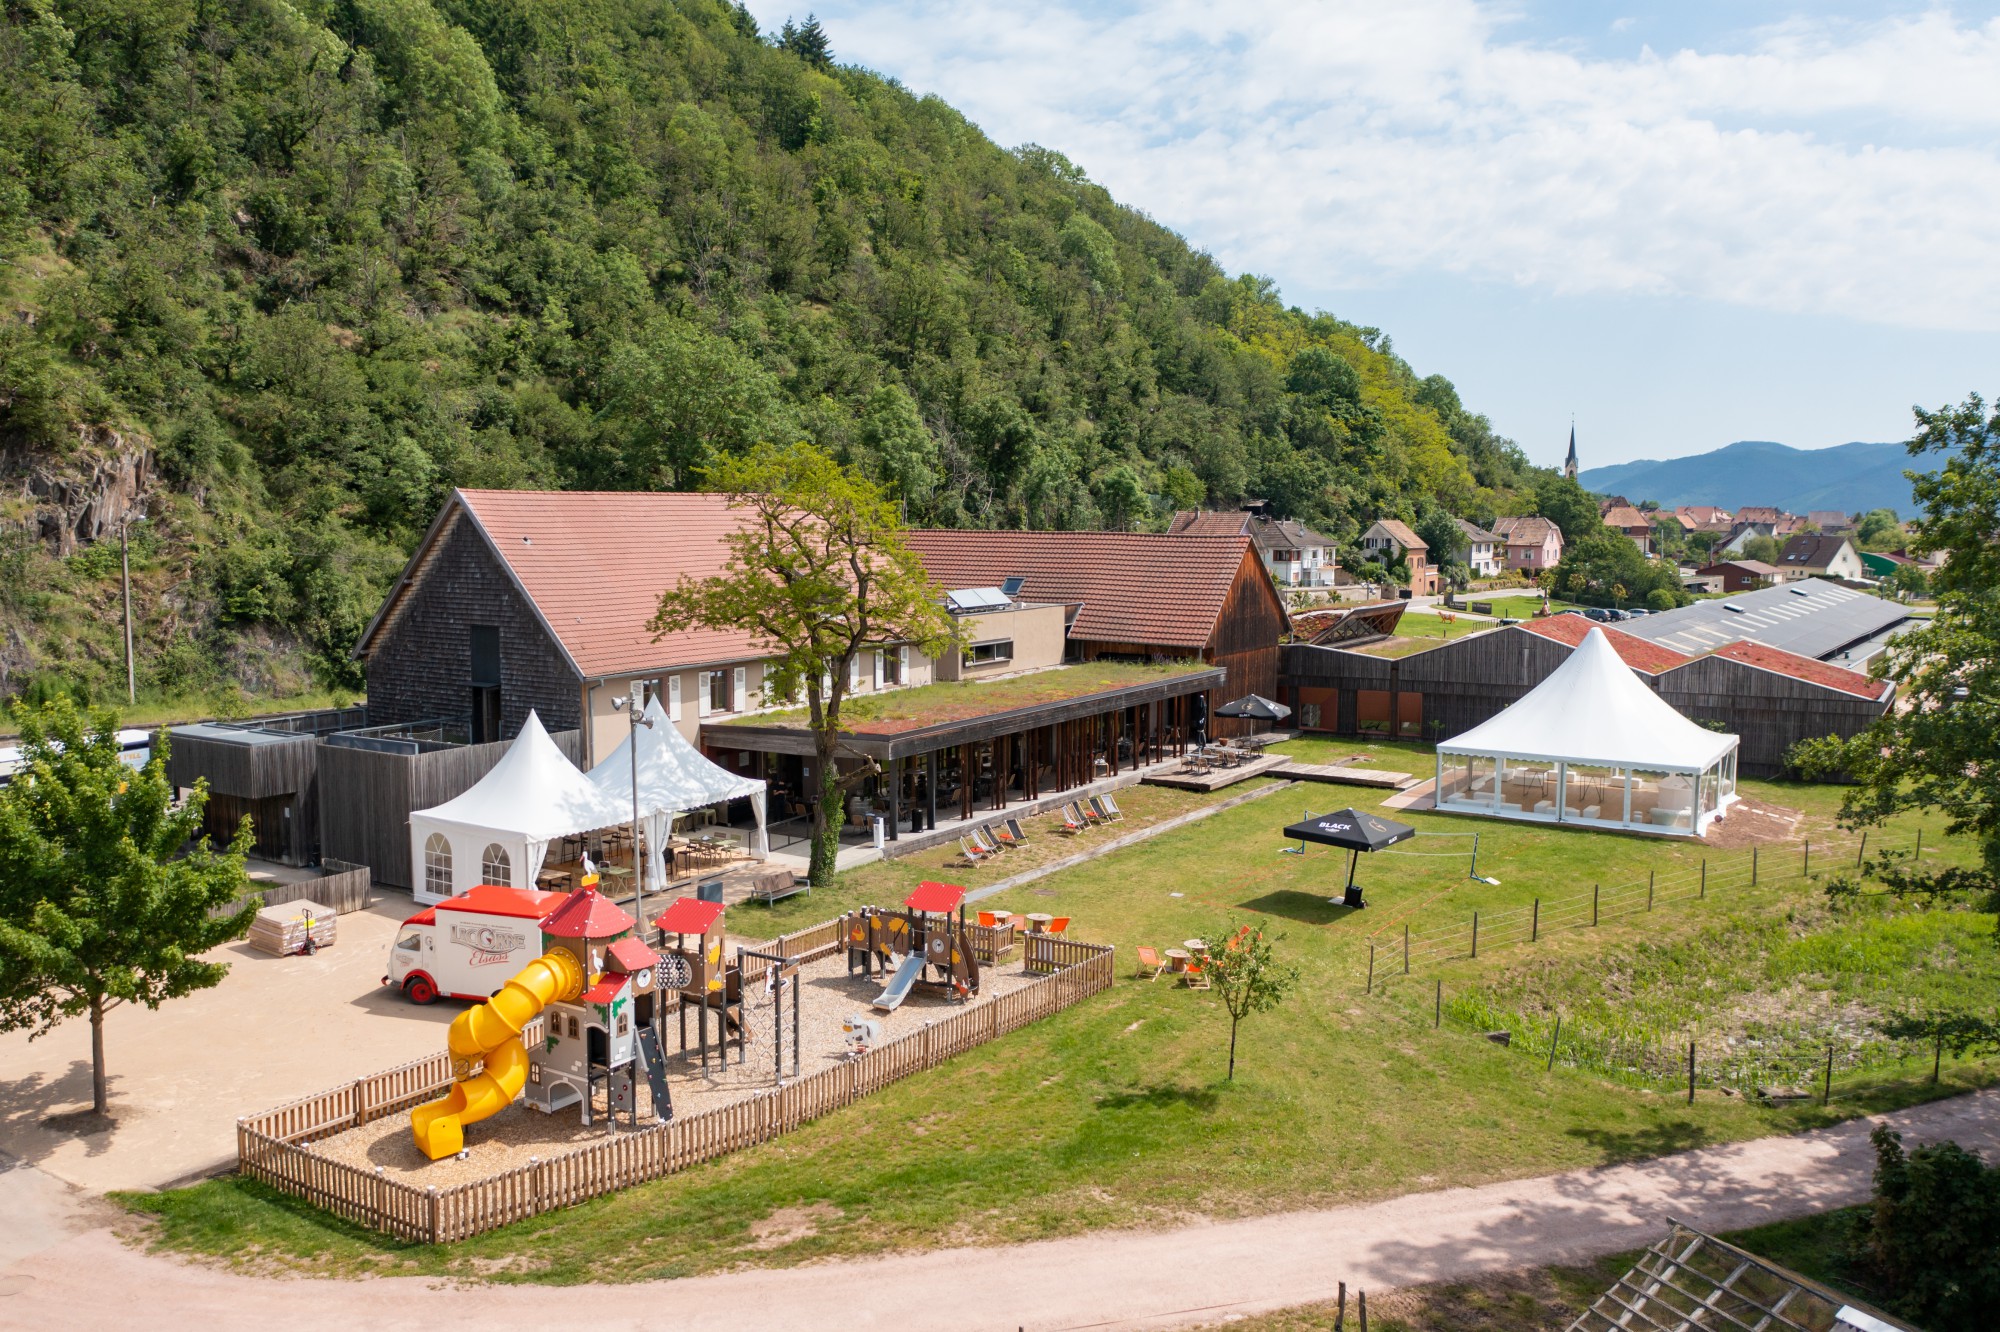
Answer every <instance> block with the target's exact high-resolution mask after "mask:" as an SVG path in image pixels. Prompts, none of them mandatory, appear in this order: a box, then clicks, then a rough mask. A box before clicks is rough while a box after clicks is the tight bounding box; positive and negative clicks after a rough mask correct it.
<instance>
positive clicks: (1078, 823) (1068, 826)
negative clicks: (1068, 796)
mask: <svg viewBox="0 0 2000 1332" xmlns="http://www.w3.org/2000/svg"><path fill="white" fill-rule="evenodd" d="M1056 817H1057V818H1059V819H1061V820H1062V827H1061V828H1060V829H1058V831H1059V832H1066V833H1070V834H1072V835H1074V834H1076V833H1080V832H1082V831H1083V830H1084V829H1085V828H1088V827H1089V826H1090V825H1089V824H1088V823H1086V822H1085V821H1084V820H1082V819H1080V818H1078V817H1077V816H1076V815H1074V814H1072V813H1070V812H1069V806H1068V805H1064V806H1063V807H1062V808H1061V809H1059V810H1057V811H1056Z"/></svg>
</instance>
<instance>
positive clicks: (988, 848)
mask: <svg viewBox="0 0 2000 1332" xmlns="http://www.w3.org/2000/svg"><path fill="white" fill-rule="evenodd" d="M972 840H973V841H975V842H977V843H978V844H979V846H980V849H982V850H983V851H985V852H986V854H987V855H989V856H997V855H999V854H1000V853H1001V852H1002V851H1004V850H1006V848H1005V847H1003V846H1001V845H1000V843H999V841H998V840H997V839H996V838H995V837H994V836H993V830H992V829H991V828H986V827H979V828H974V829H973V830H972Z"/></svg>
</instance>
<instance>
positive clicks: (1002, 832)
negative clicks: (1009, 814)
mask: <svg viewBox="0 0 2000 1332" xmlns="http://www.w3.org/2000/svg"><path fill="white" fill-rule="evenodd" d="M1011 822H1013V820H1011V819H1010V820H1008V823H1011ZM986 833H987V835H988V836H990V837H992V838H993V840H995V841H996V842H998V843H1000V845H1002V846H1019V845H1020V844H1021V842H1022V840H1023V839H1022V838H1019V837H1016V836H1014V830H1013V829H1012V828H1010V827H1008V826H1007V823H997V824H995V825H994V826H993V827H991V828H989V829H987V830H986Z"/></svg>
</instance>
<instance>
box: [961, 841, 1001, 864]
mask: <svg viewBox="0 0 2000 1332" xmlns="http://www.w3.org/2000/svg"><path fill="white" fill-rule="evenodd" d="M958 849H959V850H960V851H963V852H964V853H965V862H966V863H967V864H968V865H977V864H979V863H980V862H982V861H986V860H991V859H992V858H993V853H992V852H991V851H988V850H987V849H986V848H985V847H983V846H980V845H978V844H977V843H976V842H974V841H973V840H972V839H971V838H969V837H961V838H959V839H958Z"/></svg>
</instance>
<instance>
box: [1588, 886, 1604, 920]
mask: <svg viewBox="0 0 2000 1332" xmlns="http://www.w3.org/2000/svg"><path fill="white" fill-rule="evenodd" d="M1603 886H1604V885H1603V884H1601V883H1593V884H1591V885H1590V923H1591V926H1592V927H1593V928H1594V927H1595V926H1596V925H1597V892H1598V889H1600V888H1602V887H1603Z"/></svg>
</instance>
